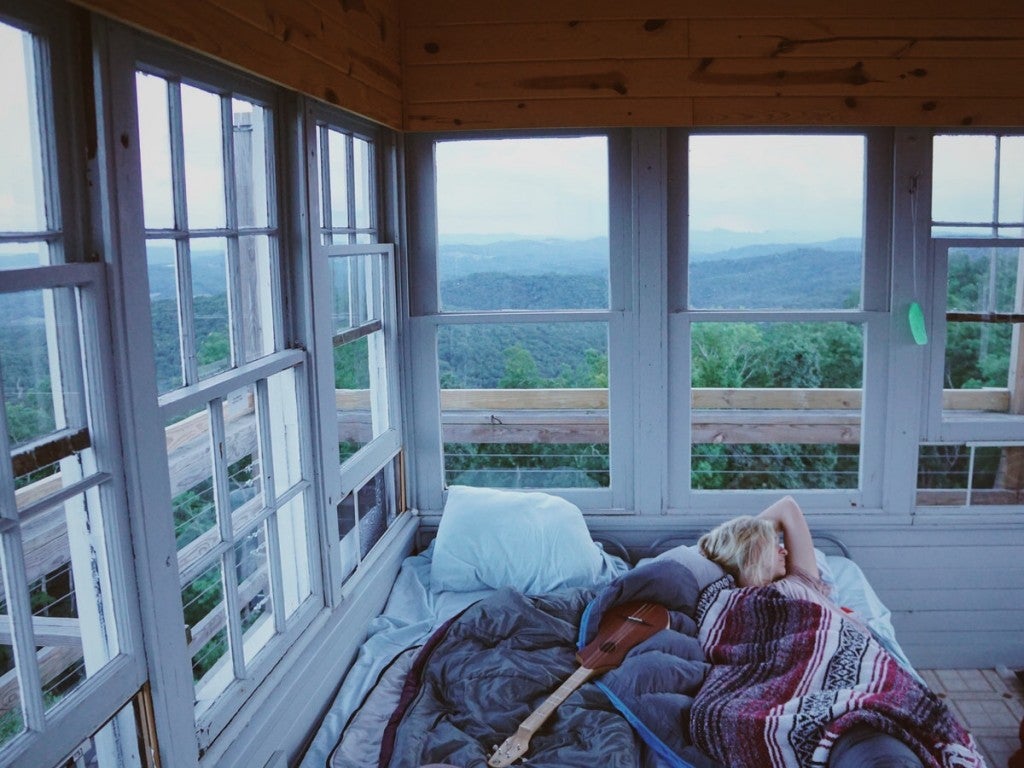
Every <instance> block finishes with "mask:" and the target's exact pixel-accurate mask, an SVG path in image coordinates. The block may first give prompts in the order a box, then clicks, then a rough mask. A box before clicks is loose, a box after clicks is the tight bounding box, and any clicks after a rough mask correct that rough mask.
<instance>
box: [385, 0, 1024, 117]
mask: <svg viewBox="0 0 1024 768" xmlns="http://www.w3.org/2000/svg"><path fill="white" fill-rule="evenodd" d="M400 3H401V4H400V14H401V19H402V25H403V33H402V34H403V43H402V55H401V57H402V62H403V68H404V69H403V74H404V80H403V101H404V126H405V128H406V129H407V130H414V131H416V130H450V129H474V128H529V127H538V128H550V127H587V126H615V125H626V126H669V125H680V126H687V125H694V126H702V125H703V126H714V125H831V126H842V125H854V126H866V125H922V126H958V125H976V126H1013V125H1024V117H1022V111H1024V110H1022V107H1021V106H1020V103H1021V100H1022V97H1024V4H1021V3H1006V2H1002V3H1000V2H980V3H972V4H957V6H956V7H953V8H950V7H948V6H947V7H943V8H942V9H941V12H938V13H937V12H936V9H935V7H934V3H930V4H929V3H923V2H908V3H899V4H892V5H890V4H887V3H883V2H875V0H870V1H869V2H866V3H859V4H857V6H856V7H855V8H854V7H852V6H850V5H849V4H839V3H812V2H782V3H773V4H771V6H770V7H766V6H767V4H764V3H755V2H738V3H730V4H728V5H727V6H725V5H723V4H720V3H712V2H696V1H691V2H665V1H662V0H647V1H646V2H643V1H641V2H637V3H630V4H628V5H627V4H622V3H613V2H608V1H607V0H591V1H589V2H583V1H579V0H556V1H554V2H545V3H540V2H520V3H471V2H468V0H421V1H417V2H413V0H400ZM893 6H895V7H893Z"/></svg>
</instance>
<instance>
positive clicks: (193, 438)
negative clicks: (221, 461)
mask: <svg viewBox="0 0 1024 768" xmlns="http://www.w3.org/2000/svg"><path fill="white" fill-rule="evenodd" d="M165 434H166V440H167V463H168V468H169V470H170V478H171V508H172V510H173V512H174V535H175V539H176V541H177V545H178V551H179V553H181V554H179V561H181V560H182V558H183V557H185V558H186V562H179V566H180V567H182V568H184V567H185V566H186V565H187V564H188V559H187V558H188V553H190V552H192V551H196V552H205V551H208V550H209V549H210V548H211V547H212V546H213V545H214V544H216V543H217V541H219V538H220V537H219V535H218V534H217V532H216V530H215V528H216V525H217V508H216V504H215V502H214V495H213V462H212V460H211V455H210V418H209V415H208V414H207V412H206V409H203V410H202V411H200V412H198V413H193V414H191V415H187V416H184V417H175V418H172V419H171V420H170V421H169V422H168V424H167V428H166V430H165ZM200 540H201V541H200ZM197 541H199V543H195V544H193V543H194V542H197ZM190 544H192V545H193V546H192V547H189V545H190ZM186 548H187V549H186ZM183 550H185V551H184V552H183Z"/></svg>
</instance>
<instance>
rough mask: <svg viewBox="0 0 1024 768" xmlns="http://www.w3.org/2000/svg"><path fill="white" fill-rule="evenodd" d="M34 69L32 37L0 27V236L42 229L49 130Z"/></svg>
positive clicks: (7, 27) (0, 24) (44, 214)
mask: <svg viewBox="0 0 1024 768" xmlns="http://www.w3.org/2000/svg"><path fill="white" fill-rule="evenodd" d="M35 66H36V56H35V42H34V40H33V39H32V36H31V35H30V34H28V33H27V32H23V31H22V30H20V29H15V28H14V27H10V26H8V25H6V24H3V23H0V71H2V72H3V73H4V80H5V81H6V87H5V88H4V108H3V109H2V110H0V136H3V137H4V151H3V152H0V232H5V231H6V232H38V231H40V230H44V229H46V228H47V222H46V205H45V194H44V186H43V178H44V176H43V174H44V169H43V167H42V157H43V154H42V148H41V146H40V141H41V139H42V137H43V136H47V135H49V128H48V126H41V125H40V123H39V120H40V104H39V101H38V99H39V94H38V92H37V90H36V82H35ZM56 223H57V222H54V224H56Z"/></svg>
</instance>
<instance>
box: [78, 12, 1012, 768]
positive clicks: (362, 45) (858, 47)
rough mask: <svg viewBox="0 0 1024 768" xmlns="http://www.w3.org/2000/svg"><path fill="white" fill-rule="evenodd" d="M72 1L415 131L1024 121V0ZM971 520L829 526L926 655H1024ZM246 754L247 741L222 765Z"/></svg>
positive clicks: (950, 658)
mask: <svg viewBox="0 0 1024 768" xmlns="http://www.w3.org/2000/svg"><path fill="white" fill-rule="evenodd" d="M76 4H78V5H82V6H84V7H87V8H89V9H91V10H94V11H96V12H99V13H101V14H104V15H107V16H111V17H113V18H116V19H118V20H120V21H123V22H125V23H127V24H129V25H132V26H135V27H139V28H142V29H145V30H146V31H149V32H152V33H154V34H156V35H158V36H161V37H164V38H167V39H170V40H173V41H174V42H176V43H178V44H181V45H183V46H186V47H188V48H190V49H193V50H197V51H200V52H202V53H204V54H207V55H210V56H213V57H215V58H217V59H220V60H223V61H226V62H228V63H231V64H233V65H235V66H238V67H240V68H242V69H245V70H247V71H250V72H253V73H255V74H257V75H260V76H262V77H265V78H267V79H270V80H272V81H274V82H277V83H280V84H282V85H284V86H286V87H288V88H291V89H294V90H296V91H298V92H301V93H303V94H307V95H309V96H312V97H315V98H317V99H320V100H323V101H326V102H329V103H332V104H336V105H339V106H341V107H343V108H345V109H347V110H350V111H352V112H355V113H357V114H360V115H362V116H365V117H367V118H369V119H371V120H374V121H376V122H378V123H381V124H383V125H386V126H388V127H390V128H393V129H396V130H404V131H410V132H415V131H422V130H430V131H437V130H465V129H514V128H549V127H567V126H580V127H582V126H619V125H622V126H726V125H733V126H735V125H751V126H753V125H758V126H765V125H794V126H797V125H799V126H816V125H820V126H835V125H865V126H866V125H887V126H922V127H930V126H961V125H962V126H971V125H973V126H1024V98H1021V97H1022V95H1024V93H1022V91H1024V85H1022V82H1024V81H1022V80H1021V78H1019V77H1009V76H1007V73H1008V72H1013V71H1016V70H1019V68H1020V65H1021V61H1022V60H1024V4H1021V5H1017V4H1013V3H1005V2H992V1H990V0H982V1H981V2H974V3H970V4H946V6H945V7H943V9H942V11H941V13H938V12H937V11H936V7H935V4H934V3H931V2H923V1H918V0H914V1H912V2H904V3H898V4H892V3H890V2H887V1H883V0H866V1H865V2H862V3H859V4H857V6H856V9H855V10H851V6H848V5H845V4H820V3H812V4H807V3H805V2H798V1H797V0H783V2H779V3H774V4H772V5H771V8H770V11H769V10H766V7H765V6H764V5H763V4H762V3H760V2H755V0H741V1H740V2H733V3H729V4H727V5H723V4H721V3H718V2H710V1H708V0H703V1H702V2H695V1H691V2H683V3H679V2H670V1H669V0H648V1H646V2H638V3H631V4H622V3H617V2H612V1H611V0H587V1H586V2H580V1H579V0H558V1H556V2H544V3H538V2H529V3H481V2H478V1H477V0H473V1H472V2H471V1H470V0H365V1H364V2H359V3H355V2H351V3H349V2H332V1H331V0H264V2H260V3H247V2H234V1H233V0H214V1H212V2H208V1H207V0H176V2H173V3H171V2H161V3H147V2H134V1H132V0H76ZM808 8H810V9H812V10H811V12H809V11H808ZM769 14H770V15H769ZM595 527H596V528H600V522H596V523H595ZM964 530H965V528H964V527H963V526H958V527H956V528H954V529H950V528H948V527H947V526H945V525H944V524H943V523H942V521H940V520H937V521H935V522H934V523H931V524H924V525H922V524H921V523H920V522H916V523H915V521H914V519H913V517H912V516H900V517H898V519H895V520H891V521H878V520H871V521H856V520H854V519H852V518H847V519H844V521H843V522H841V523H839V524H838V525H837V526H835V528H834V529H833V532H835V533H837V534H839V535H841V536H843V537H844V538H845V539H846V541H847V542H848V544H849V545H850V546H851V548H852V549H853V551H854V553H855V557H856V559H857V561H858V562H859V563H860V564H861V565H862V567H863V568H864V570H865V571H866V572H868V573H869V574H870V576H871V580H872V583H873V584H874V585H875V586H876V588H877V589H878V591H879V593H880V595H881V597H882V599H883V600H884V601H886V602H887V604H888V605H889V606H890V607H891V608H892V610H893V612H894V618H895V624H896V628H897V631H898V632H899V634H900V637H901V639H902V641H903V642H904V645H905V647H906V649H907V651H908V653H909V655H910V656H911V659H912V660H913V661H914V662H915V663H916V664H918V665H921V666H923V667H931V666H952V667H956V666H994V665H996V664H1001V663H1007V664H1011V665H1022V664H1024V656H1022V655H1021V654H1022V653H1024V651H1022V649H1021V645H1020V642H1019V638H1020V636H1021V632H1022V631H1024V609H1022V608H1021V603H1020V600H1019V594H1020V593H1019V585H1020V584H1021V583H1024V566H1022V565H1021V562H1020V558H1019V552H1020V548H1021V546H1024V529H1022V526H1021V525H1019V524H1015V525H1005V524H998V525H987V524H985V523H984V522H979V524H978V525H976V526H968V529H967V530H968V533H966V534H965V533H964ZM1014 585H1018V586H1014ZM951 627H953V629H951ZM938 633H941V638H942V639H943V642H942V643H936V642H935V639H934V638H935V637H936V636H939V634H938ZM324 634H325V636H326V634H327V633H326V631H325V633H324ZM318 653H319V654H321V655H322V654H325V653H327V651H326V650H323V649H321V650H320V651H313V650H310V651H309V652H308V653H307V656H308V659H307V661H308V663H307V664H305V666H307V667H309V668H310V669H316V668H317V663H318V659H319V658H320V656H318V655H317V654H318ZM326 696H327V694H323V695H322V696H321V699H322V701H326ZM287 706H288V705H287V704H284V705H282V707H285V708H286V707H287ZM277 711H282V712H283V709H282V708H281V707H276V705H273V706H270V708H269V709H268V712H270V713H273V712H277ZM292 728H293V732H291V733H289V734H288V736H287V737H282V736H280V734H275V738H277V740H278V741H279V742H280V745H281V746H284V747H287V748H294V746H295V744H296V743H298V742H301V739H302V738H303V737H304V736H305V734H301V733H299V734H296V733H295V732H294V729H299V728H301V724H298V723H293V724H292ZM250 754H251V753H250V752H248V751H247V750H246V749H244V748H239V749H236V750H234V754H233V755H230V756H231V757H233V758H234V760H235V762H232V761H230V760H228V761H226V762H225V764H228V763H229V762H230V763H231V764H235V763H237V764H241V763H242V762H245V758H246V757H247V756H248V755H250Z"/></svg>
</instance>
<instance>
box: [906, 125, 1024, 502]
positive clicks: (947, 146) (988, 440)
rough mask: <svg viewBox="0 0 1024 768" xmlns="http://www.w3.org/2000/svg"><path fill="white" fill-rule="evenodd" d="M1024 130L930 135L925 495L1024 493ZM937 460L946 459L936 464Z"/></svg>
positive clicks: (955, 497)
mask: <svg viewBox="0 0 1024 768" xmlns="http://www.w3.org/2000/svg"><path fill="white" fill-rule="evenodd" d="M1022 163H1024V136H1020V135H1012V134H1001V133H974V134H939V135H936V136H935V137H934V138H933V140H932V185H931V201H932V202H931V216H930V219H929V223H930V227H931V237H932V240H931V248H932V254H933V264H934V279H935V287H934V289H933V290H932V291H931V293H930V294H929V298H930V299H931V304H932V306H931V307H928V309H929V310H930V312H929V321H930V323H931V327H930V330H931V338H932V340H933V342H934V343H933V346H932V351H931V387H930V393H931V409H930V413H929V414H928V416H929V424H928V426H927V428H926V430H925V432H926V434H927V436H928V437H929V438H930V439H931V440H935V441H936V442H929V443H928V444H925V445H922V446H921V455H920V465H919V469H918V489H919V491H918V500H919V502H920V503H923V504H929V505H939V506H952V505H960V504H975V505H976V504H989V505H1006V504H1012V505H1018V504H1019V503H1020V500H1021V499H1020V496H1021V494H1022V493H1024V357H1022V355H1021V331H1022V325H1024V288H1022V286H1024V258H1022V255H1024V171H1022V167H1024V165H1022ZM936 468H938V469H936Z"/></svg>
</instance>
